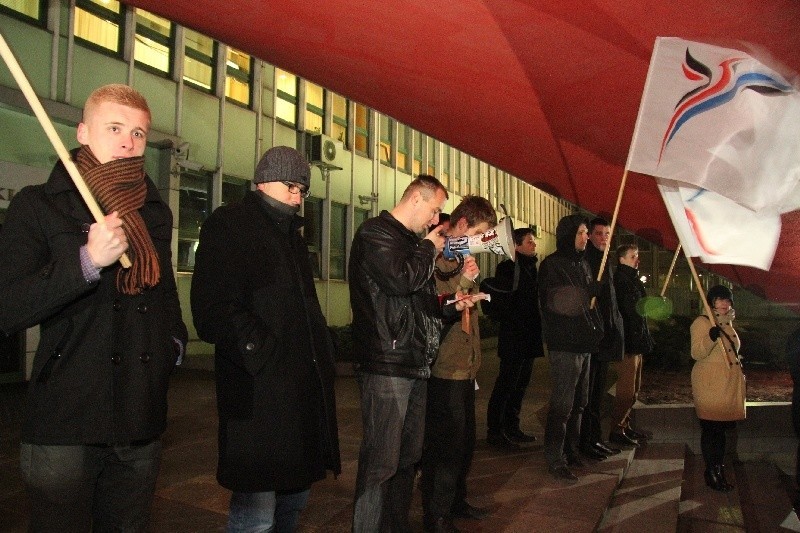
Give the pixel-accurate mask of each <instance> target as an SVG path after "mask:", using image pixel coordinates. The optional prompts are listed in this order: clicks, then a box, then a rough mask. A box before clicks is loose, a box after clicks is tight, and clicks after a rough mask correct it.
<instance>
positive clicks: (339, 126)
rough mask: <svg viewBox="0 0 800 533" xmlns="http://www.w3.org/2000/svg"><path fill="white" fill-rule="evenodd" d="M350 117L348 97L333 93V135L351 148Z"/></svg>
mask: <svg viewBox="0 0 800 533" xmlns="http://www.w3.org/2000/svg"><path fill="white" fill-rule="evenodd" d="M348 118H349V117H348V115H347V99H346V98H345V97H344V96H339V95H338V94H335V93H331V137H333V138H334V139H336V140H338V141H340V142H342V143H343V144H344V145H345V146H346V147H347V148H351V146H349V143H350V137H349V135H348V133H349V130H348V123H347V119H348Z"/></svg>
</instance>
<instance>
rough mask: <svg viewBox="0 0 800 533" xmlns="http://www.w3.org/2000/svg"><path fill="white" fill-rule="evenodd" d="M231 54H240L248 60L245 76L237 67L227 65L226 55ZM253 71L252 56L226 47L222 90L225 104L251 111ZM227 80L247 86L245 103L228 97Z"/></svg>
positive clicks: (253, 61) (253, 60) (253, 62)
mask: <svg viewBox="0 0 800 533" xmlns="http://www.w3.org/2000/svg"><path fill="white" fill-rule="evenodd" d="M233 52H235V53H238V54H242V55H244V56H247V58H248V60H249V61H248V62H249V65H248V71H247V74H246V75H242V74H241V70H240V69H239V68H238V67H237V68H234V67H232V66H230V65H229V64H228V62H229V61H230V60H229V59H228V55H227V54H230V53H233ZM254 70H255V58H254V57H253V56H252V55H250V54H246V53H244V52H243V51H241V50H239V49H238V48H234V47H232V46H229V47H227V49H226V55H225V90H224V93H225V101H226V102H230V103H232V104H234V105H238V106H240V107H244V108H245V109H252V106H253V80H254V79H255V76H254ZM228 78H231V79H234V80H236V81H238V82H240V83H244V84H245V85H247V102H242V101H241V100H237V99H236V98H233V97H232V96H228Z"/></svg>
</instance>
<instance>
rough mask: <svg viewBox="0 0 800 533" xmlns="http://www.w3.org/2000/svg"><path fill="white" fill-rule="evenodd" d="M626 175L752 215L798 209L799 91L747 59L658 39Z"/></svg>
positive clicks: (693, 44) (722, 50) (703, 46)
mask: <svg viewBox="0 0 800 533" xmlns="http://www.w3.org/2000/svg"><path fill="white" fill-rule="evenodd" d="M627 168H628V169H630V170H633V171H635V172H640V173H643V174H649V175H651V176H657V177H661V178H666V179H669V180H674V181H679V182H683V183H687V184H692V185H694V186H696V187H700V188H703V189H708V190H710V191H714V192H716V193H719V194H720V195H723V196H725V197H727V198H730V199H731V200H733V201H735V202H738V203H739V204H741V205H743V206H745V207H747V208H749V209H751V210H753V211H759V212H762V211H766V212H771V213H785V212H789V211H793V210H795V209H798V207H800V93H798V91H797V89H796V88H795V87H793V86H792V84H791V83H789V82H788V81H787V80H786V79H785V78H784V77H783V76H781V75H780V74H779V73H777V72H776V71H774V70H772V69H770V68H768V67H767V66H765V65H764V64H762V63H761V62H759V61H757V60H756V59H754V58H753V57H751V56H750V55H748V54H746V53H743V52H740V51H738V50H732V49H729V48H720V47H717V46H712V45H708V44H703V43H696V42H691V41H685V40H683V39H678V38H674V37H659V38H657V39H656V43H655V47H654V49H653V56H652V58H651V61H650V71H649V72H648V75H647V83H646V85H645V90H644V94H643V95H642V102H641V105H640V108H639V116H638V118H637V122H636V129H635V131H634V137H633V141H632V143H631V151H630V153H629V155H628V164H627Z"/></svg>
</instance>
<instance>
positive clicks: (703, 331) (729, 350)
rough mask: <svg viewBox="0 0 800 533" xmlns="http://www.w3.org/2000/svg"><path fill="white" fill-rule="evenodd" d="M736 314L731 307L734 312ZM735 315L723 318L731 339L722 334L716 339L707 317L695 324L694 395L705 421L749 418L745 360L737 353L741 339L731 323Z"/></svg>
mask: <svg viewBox="0 0 800 533" xmlns="http://www.w3.org/2000/svg"><path fill="white" fill-rule="evenodd" d="M732 314H733V310H731V313H730V315H732ZM732 319H733V316H728V315H724V316H721V317H719V324H720V327H721V328H722V330H723V331H724V332H725V333H727V334H728V337H730V339H731V340H732V341H733V344H734V346H735V347H734V346H731V342H730V341H729V340H728V339H727V338H726V337H725V335H721V336H720V338H719V339H718V340H716V341H712V340H711V338H710V337H709V336H708V331H709V330H710V329H711V327H712V325H713V324H712V323H711V321H710V320H709V319H708V317H707V316H705V315H701V316H699V317H697V318H696V319H695V321H694V322H693V323H692V327H691V336H692V358H693V359H694V360H695V363H694V367H693V368H692V396H693V397H694V408H695V410H696V411H697V417H698V418H700V419H702V420H717V421H729V420H743V419H744V418H745V408H744V404H745V381H744V374H743V373H742V366H741V363H740V361H739V359H738V357H737V356H736V354H737V353H738V350H739V347H740V345H741V341H740V340H739V336H738V335H737V334H736V331H735V330H734V329H733V326H732V325H731V321H732Z"/></svg>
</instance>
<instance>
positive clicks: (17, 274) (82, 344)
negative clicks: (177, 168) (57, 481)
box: [0, 162, 187, 445]
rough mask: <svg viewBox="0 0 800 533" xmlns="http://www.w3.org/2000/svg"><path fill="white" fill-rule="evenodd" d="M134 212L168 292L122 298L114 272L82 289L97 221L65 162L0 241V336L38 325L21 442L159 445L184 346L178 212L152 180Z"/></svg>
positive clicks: (19, 198)
mask: <svg viewBox="0 0 800 533" xmlns="http://www.w3.org/2000/svg"><path fill="white" fill-rule="evenodd" d="M145 179H146V183H147V196H146V198H145V202H144V205H143V206H142V208H141V209H140V210H139V212H140V213H141V215H142V218H143V220H144V222H145V224H146V226H147V230H148V232H149V233H150V236H151V238H152V240H153V244H154V245H155V248H156V252H157V254H158V259H159V264H160V267H161V281H160V282H159V283H158V284H157V285H156V286H155V287H153V288H151V289H147V290H145V291H144V292H143V293H142V294H138V295H126V294H122V293H120V292H118V291H117V288H116V276H117V271H118V269H119V268H120V266H119V263H116V264H114V265H112V266H110V267H108V268H104V269H103V270H102V271H101V274H100V281H98V282H94V283H87V282H86V280H85V279H84V277H83V272H82V270H81V265H80V247H81V246H82V245H84V244H86V240H87V230H88V227H89V224H90V223H92V222H94V220H93V218H92V216H91V215H90V213H89V211H88V210H87V208H86V206H85V204H84V202H83V200H82V199H81V197H80V195H79V194H78V191H77V189H76V188H75V185H74V184H73V183H72V180H71V179H70V178H69V175H68V174H67V171H66V169H65V168H64V166H63V165H62V164H61V163H60V162H59V163H58V164H57V165H56V167H55V168H54V170H53V172H52V174H51V175H50V178H49V179H48V181H47V182H46V183H45V184H43V185H34V186H30V187H25V188H24V189H22V190H21V191H20V192H19V193H18V194H17V195H16V196H15V197H14V199H13V200H12V202H11V206H10V207H9V210H8V214H7V217H6V223H5V225H4V226H3V229H2V231H0V330H2V332H5V333H6V334H10V333H12V332H14V331H19V330H21V329H24V328H28V327H31V326H34V325H36V324H41V330H40V331H41V335H40V340H39V347H38V349H37V351H36V355H35V357H34V360H33V369H32V373H31V381H30V386H29V388H28V397H27V411H26V416H25V421H24V423H23V427H22V441H23V442H26V443H31V444H45V445H76V444H127V443H130V442H133V441H146V440H149V439H154V438H156V437H158V436H159V435H161V433H163V431H164V429H165V428H166V422H167V387H168V383H169V375H170V373H171V372H172V370H173V368H174V367H175V362H176V359H177V356H178V353H177V351H176V349H175V343H174V341H173V339H175V340H178V341H180V342H181V343H183V346H186V342H187V334H186V326H185V325H184V323H183V321H182V319H181V311H180V303H179V302H178V291H177V289H176V286H175V277H174V275H173V273H172V254H171V242H172V213H171V211H170V209H169V207H168V206H167V205H166V204H165V203H164V202H163V201H162V200H161V197H160V196H159V193H158V190H157V189H156V188H155V186H154V185H153V183H152V182H151V181H150V179H149V178H145Z"/></svg>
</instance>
